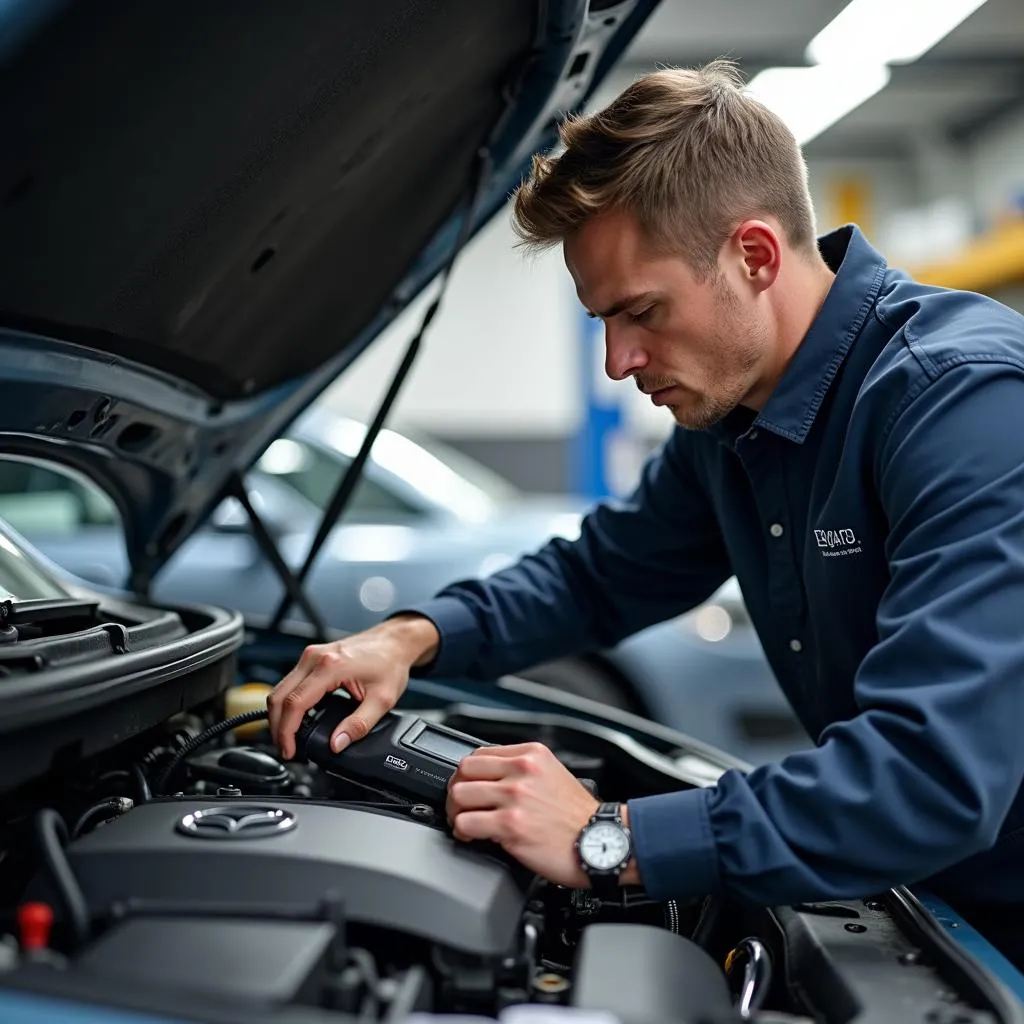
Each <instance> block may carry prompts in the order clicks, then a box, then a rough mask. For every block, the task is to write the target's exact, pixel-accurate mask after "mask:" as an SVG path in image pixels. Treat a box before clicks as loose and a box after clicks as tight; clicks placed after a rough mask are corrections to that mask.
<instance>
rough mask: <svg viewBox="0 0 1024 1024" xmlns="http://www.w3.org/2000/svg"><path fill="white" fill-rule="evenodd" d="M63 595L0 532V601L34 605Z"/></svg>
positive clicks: (42, 572)
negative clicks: (28, 602) (33, 602)
mask: <svg viewBox="0 0 1024 1024" xmlns="http://www.w3.org/2000/svg"><path fill="white" fill-rule="evenodd" d="M67 596H68V594H67V592H66V591H65V590H64V589H63V588H62V587H61V586H60V585H59V584H58V583H57V581H56V580H54V579H52V578H51V577H50V576H48V575H47V574H46V573H45V572H44V571H43V569H42V567H41V566H38V565H36V564H35V562H33V561H31V560H30V559H29V556H28V555H27V554H26V553H25V552H24V551H22V550H21V548H20V546H19V545H18V544H16V543H15V541H14V540H13V539H12V538H11V537H10V536H8V535H7V533H6V532H5V531H4V530H3V529H0V601H38V600H41V599H44V598H63V597H67Z"/></svg>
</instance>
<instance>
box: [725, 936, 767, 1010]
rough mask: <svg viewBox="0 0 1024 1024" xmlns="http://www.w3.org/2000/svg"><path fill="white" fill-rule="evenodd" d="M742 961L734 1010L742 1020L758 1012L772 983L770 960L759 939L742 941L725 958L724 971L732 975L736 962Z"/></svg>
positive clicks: (765, 948) (751, 938)
mask: <svg viewBox="0 0 1024 1024" xmlns="http://www.w3.org/2000/svg"><path fill="white" fill-rule="evenodd" d="M741 958H742V959H743V961H744V963H743V981H742V982H741V984H740V992H739V997H738V1000H737V1003H736V1009H737V1010H738V1011H739V1015H740V1016H741V1017H743V1018H749V1017H750V1016H752V1015H753V1014H754V1013H755V1011H757V1010H759V1009H760V1008H761V1006H762V1004H763V1003H764V1001H765V997H766V996H767V995H768V989H769V988H770V986H771V982H772V959H771V956H770V955H769V953H768V947H767V946H765V944H764V943H763V942H762V941H761V940H760V939H755V938H753V937H750V938H746V939H744V940H743V941H742V942H741V943H740V944H739V945H738V946H737V947H736V948H735V949H734V950H732V952H731V953H730V954H729V955H728V956H727V957H726V958H725V970H726V973H727V974H732V971H733V968H734V967H735V966H736V963H737V961H738V960H740V959H741Z"/></svg>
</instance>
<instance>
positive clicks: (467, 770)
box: [452, 747, 512, 783]
mask: <svg viewBox="0 0 1024 1024" xmlns="http://www.w3.org/2000/svg"><path fill="white" fill-rule="evenodd" d="M487 749H488V750H490V749H491V748H490V747H488V748H487ZM511 770H512V768H511V766H510V765H509V763H508V758H504V757H490V756H488V755H486V754H473V755H472V756H471V757H464V758H463V759H462V760H461V761H460V762H459V767H458V770H457V771H456V773H455V775H454V777H453V778H452V782H453V783H455V782H458V781H460V780H465V781H467V782H476V781H480V780H487V781H495V780H497V779H503V778H505V776H506V775H508V774H509V772H510V771H511Z"/></svg>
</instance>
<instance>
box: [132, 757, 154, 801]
mask: <svg viewBox="0 0 1024 1024" xmlns="http://www.w3.org/2000/svg"><path fill="white" fill-rule="evenodd" d="M132 778H133V779H134V780H135V788H136V789H137V790H138V792H137V793H136V800H135V802H136V803H137V804H144V803H147V802H148V801H149V800H150V799H151V798H152V796H153V793H152V791H151V790H150V788H149V782H148V781H147V780H146V773H145V772H144V771H143V770H142V765H141V764H133V765H132Z"/></svg>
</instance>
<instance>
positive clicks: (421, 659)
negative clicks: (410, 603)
mask: <svg viewBox="0 0 1024 1024" xmlns="http://www.w3.org/2000/svg"><path fill="white" fill-rule="evenodd" d="M378 628H379V629H386V630H387V631H388V634H389V636H392V637H394V638H395V640H396V641H397V643H398V644H399V645H400V648H401V650H402V652H403V654H404V656H405V658H407V659H408V662H409V667H410V668H421V667H422V666H423V665H429V664H430V662H432V661H433V660H434V658H436V657H437V652H438V650H439V649H440V646H441V634H440V633H439V632H438V631H437V627H436V626H435V625H434V623H433V622H431V621H430V619H428V618H427V617H426V616H425V615H417V614H415V613H411V612H410V613H403V614H400V615H396V616H395V617H394V618H391V619H387V620H386V621H385V622H383V623H381V624H380V626H379V627H378Z"/></svg>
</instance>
